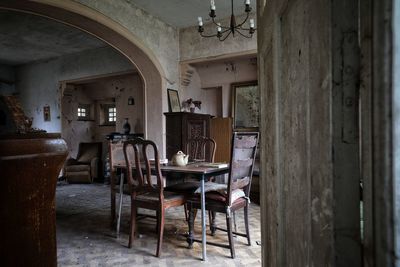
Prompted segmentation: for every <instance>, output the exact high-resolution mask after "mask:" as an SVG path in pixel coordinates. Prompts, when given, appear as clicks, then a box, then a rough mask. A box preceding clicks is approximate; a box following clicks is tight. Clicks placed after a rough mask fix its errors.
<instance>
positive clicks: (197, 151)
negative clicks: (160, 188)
mask: <svg viewBox="0 0 400 267" xmlns="http://www.w3.org/2000/svg"><path fill="white" fill-rule="evenodd" d="M185 146H186V151H185V152H186V154H187V155H189V160H191V161H193V160H195V161H205V162H214V157H215V149H216V147H217V144H216V143H215V141H214V139H212V138H209V137H204V136H201V137H198V138H194V139H189V140H188V141H187V142H186V145H185ZM199 186H200V182H199V181H189V182H182V183H178V184H174V185H171V186H168V187H166V188H165V190H166V191H171V192H178V193H185V194H192V193H193V192H194V191H195V190H196V189H197V188H198V187H199Z"/></svg>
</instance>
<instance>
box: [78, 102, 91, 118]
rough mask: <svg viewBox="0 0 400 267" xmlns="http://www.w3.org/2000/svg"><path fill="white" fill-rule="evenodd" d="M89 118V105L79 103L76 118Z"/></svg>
mask: <svg viewBox="0 0 400 267" xmlns="http://www.w3.org/2000/svg"><path fill="white" fill-rule="evenodd" d="M89 119H90V105H86V104H79V105H78V120H89Z"/></svg>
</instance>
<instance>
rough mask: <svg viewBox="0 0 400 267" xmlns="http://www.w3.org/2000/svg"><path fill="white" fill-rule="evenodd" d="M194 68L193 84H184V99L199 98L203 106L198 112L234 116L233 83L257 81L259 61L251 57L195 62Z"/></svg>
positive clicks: (191, 82)
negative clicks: (232, 106) (232, 112)
mask: <svg viewBox="0 0 400 267" xmlns="http://www.w3.org/2000/svg"><path fill="white" fill-rule="evenodd" d="M191 70H192V71H193V76H192V79H191V81H190V84H189V85H188V86H183V89H182V91H183V93H184V94H183V96H184V98H183V99H181V100H182V101H184V100H186V99H188V98H193V99H195V100H200V101H202V107H201V110H197V109H196V112H199V113H208V114H211V115H215V116H222V117H229V116H231V104H232V92H231V85H232V83H237V82H247V81H255V80H257V62H256V60H255V59H250V58H241V59H227V60H224V61H218V62H208V63H199V64H194V65H193V66H192V68H191ZM201 88H213V89H207V90H200V89H201ZM216 91H219V92H218V93H217V92H216Z"/></svg>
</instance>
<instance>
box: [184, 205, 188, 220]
mask: <svg viewBox="0 0 400 267" xmlns="http://www.w3.org/2000/svg"><path fill="white" fill-rule="evenodd" d="M183 208H184V210H185V220H186V221H187V222H188V220H189V215H188V208H187V204H186V203H185V204H183Z"/></svg>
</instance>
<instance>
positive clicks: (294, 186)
mask: <svg viewBox="0 0 400 267" xmlns="http://www.w3.org/2000/svg"><path fill="white" fill-rule="evenodd" d="M257 12H258V27H257V28H258V50H259V58H258V60H259V86H260V94H261V132H262V135H261V137H262V140H261V144H262V148H263V149H262V150H261V151H262V155H261V161H262V164H261V168H262V170H261V171H262V173H263V179H261V190H262V191H261V194H262V195H261V210H262V242H263V264H264V266H361V264H362V255H361V239H360V193H359V182H360V171H359V134H358V133H359V128H358V127H359V121H358V97H359V95H358V92H359V91H358V90H359V59H360V58H359V46H358V1H353V0H351V1H349V0H340V1H322V0H292V1H284V0H269V1H267V0H261V1H259V3H258V11H257Z"/></svg>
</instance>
